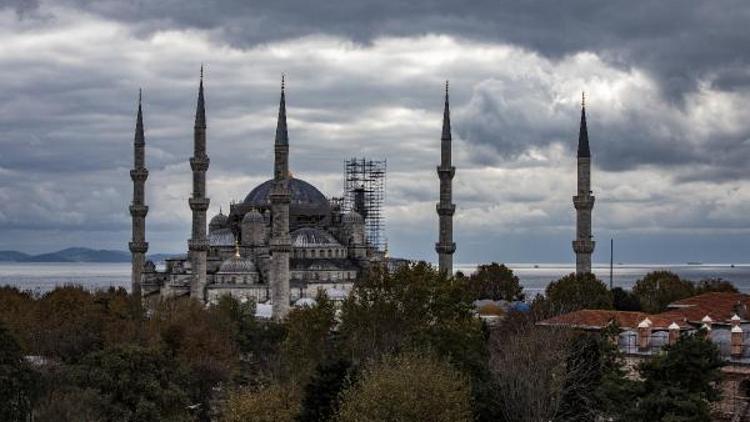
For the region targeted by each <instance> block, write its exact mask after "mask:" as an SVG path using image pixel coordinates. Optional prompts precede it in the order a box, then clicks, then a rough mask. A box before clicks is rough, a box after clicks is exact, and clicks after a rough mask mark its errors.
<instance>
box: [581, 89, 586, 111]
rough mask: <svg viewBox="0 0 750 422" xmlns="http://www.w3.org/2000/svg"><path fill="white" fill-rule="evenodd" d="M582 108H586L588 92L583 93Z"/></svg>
mask: <svg viewBox="0 0 750 422" xmlns="http://www.w3.org/2000/svg"><path fill="white" fill-rule="evenodd" d="M581 107H582V108H585V107H586V91H581Z"/></svg>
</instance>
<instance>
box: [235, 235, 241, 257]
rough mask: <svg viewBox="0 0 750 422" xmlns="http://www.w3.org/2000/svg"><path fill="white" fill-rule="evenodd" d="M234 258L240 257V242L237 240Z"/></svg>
mask: <svg viewBox="0 0 750 422" xmlns="http://www.w3.org/2000/svg"><path fill="white" fill-rule="evenodd" d="M234 256H235V257H236V258H239V257H240V242H239V241H238V240H237V239H235V240H234Z"/></svg>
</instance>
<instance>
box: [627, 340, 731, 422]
mask: <svg viewBox="0 0 750 422" xmlns="http://www.w3.org/2000/svg"><path fill="white" fill-rule="evenodd" d="M723 365H724V361H723V360H722V358H721V356H720V355H719V349H718V348H717V346H716V345H715V344H714V343H713V342H711V341H710V340H708V339H707V338H706V337H705V335H704V333H703V332H702V331H699V332H698V333H697V334H693V335H682V336H681V337H680V338H679V339H678V340H677V342H676V343H675V344H673V345H671V346H665V347H664V353H660V354H658V355H656V356H654V358H653V359H651V360H648V361H646V362H644V363H643V364H642V365H641V366H640V368H639V372H640V375H641V378H642V379H643V381H641V382H639V383H637V384H636V386H635V388H634V391H633V394H634V396H635V397H636V398H635V400H632V401H631V402H630V403H631V406H628V407H627V409H629V412H628V413H626V414H624V415H623V417H622V420H627V421H638V422H640V421H643V422H646V421H696V422H699V421H705V422H708V421H710V420H711V415H710V407H709V403H711V402H714V401H717V400H719V398H720V390H719V388H718V386H719V382H720V380H721V371H720V369H721V367H722V366H723Z"/></svg>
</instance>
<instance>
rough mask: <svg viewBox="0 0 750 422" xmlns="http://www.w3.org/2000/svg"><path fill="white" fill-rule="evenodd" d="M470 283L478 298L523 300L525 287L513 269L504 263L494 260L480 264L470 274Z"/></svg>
mask: <svg viewBox="0 0 750 422" xmlns="http://www.w3.org/2000/svg"><path fill="white" fill-rule="evenodd" d="M469 284H470V286H471V289H472V291H473V292H474V295H475V298H477V299H492V300H500V299H503V300H507V301H515V300H523V298H524V294H523V287H521V284H520V283H519V281H518V277H517V276H515V275H514V274H513V270H511V269H510V268H508V267H506V266H505V265H503V264H498V263H496V262H493V263H491V264H489V265H480V266H478V267H477V270H476V271H475V272H474V273H472V274H471V275H470V276H469Z"/></svg>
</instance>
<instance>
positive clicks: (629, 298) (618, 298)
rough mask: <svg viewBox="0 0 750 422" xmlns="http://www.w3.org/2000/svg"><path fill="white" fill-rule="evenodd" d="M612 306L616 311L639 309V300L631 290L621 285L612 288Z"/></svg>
mask: <svg viewBox="0 0 750 422" xmlns="http://www.w3.org/2000/svg"><path fill="white" fill-rule="evenodd" d="M612 306H613V307H614V308H615V309H616V310H618V311H640V310H641V302H640V301H639V300H638V296H636V295H635V294H634V293H633V292H629V291H627V290H625V289H623V288H622V287H615V288H614V289H612Z"/></svg>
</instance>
